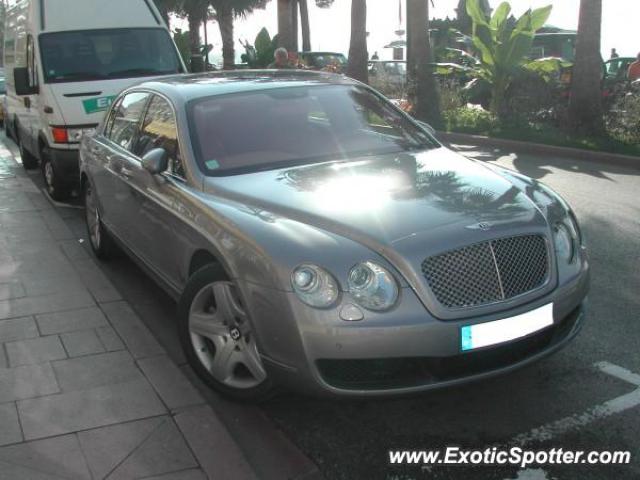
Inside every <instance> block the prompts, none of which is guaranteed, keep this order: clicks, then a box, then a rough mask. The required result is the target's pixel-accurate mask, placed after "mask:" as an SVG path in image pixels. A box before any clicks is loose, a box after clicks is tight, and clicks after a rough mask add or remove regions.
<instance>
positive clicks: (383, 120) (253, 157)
mask: <svg viewBox="0 0 640 480" xmlns="http://www.w3.org/2000/svg"><path fill="white" fill-rule="evenodd" d="M187 108H188V116H189V124H190V130H191V132H192V136H193V144H194V147H195V150H196V155H197V157H198V161H199V164H200V166H201V167H202V168H203V170H204V172H205V173H206V174H208V175H226V174H233V173H243V172H247V171H255V170H268V169H273V168H279V167H282V166H287V165H294V164H295V165H297V164H308V163H319V162H322V161H327V160H342V159H350V158H357V157H362V156H367V155H377V154H389V153H400V152H404V151H415V150H422V149H427V148H434V147H437V146H438V144H437V142H436V141H435V140H433V138H431V137H430V136H429V135H428V134H427V133H426V132H425V131H424V130H422V129H421V128H420V127H418V126H417V125H416V124H414V123H413V122H412V121H410V120H409V119H408V118H407V117H406V116H405V115H404V114H402V113H401V112H399V111H398V110H396V108H395V107H394V106H393V105H391V104H390V103H389V102H388V101H386V100H383V99H382V98H380V97H379V96H378V95H376V94H375V93H373V92H372V91H370V90H369V89H366V88H364V87H360V86H353V85H323V86H304V87H286V88H273V89H269V90H262V91H259V92H250V93H240V94H230V95H222V96H216V97H208V98H201V99H197V100H194V101H192V102H190V103H189V104H188V107H187Z"/></svg>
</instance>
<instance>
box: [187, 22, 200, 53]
mask: <svg viewBox="0 0 640 480" xmlns="http://www.w3.org/2000/svg"><path fill="white" fill-rule="evenodd" d="M187 21H188V22H189V49H190V50H191V54H192V55H194V54H197V53H198V50H199V48H200V45H201V44H202V42H201V40H200V27H201V26H202V18H201V17H200V15H196V14H191V15H189V16H188V18H187Z"/></svg>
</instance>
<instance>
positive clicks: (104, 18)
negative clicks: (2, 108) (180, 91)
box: [4, 0, 186, 200]
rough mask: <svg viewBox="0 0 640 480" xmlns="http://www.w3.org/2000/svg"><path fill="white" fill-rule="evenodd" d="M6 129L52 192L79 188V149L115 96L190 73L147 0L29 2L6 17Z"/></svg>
mask: <svg viewBox="0 0 640 480" xmlns="http://www.w3.org/2000/svg"><path fill="white" fill-rule="evenodd" d="M4 65H5V69H6V74H7V108H6V125H7V127H6V128H7V129H8V130H9V133H10V134H11V135H12V136H13V138H14V139H15V140H16V142H17V143H18V145H19V146H20V153H21V156H22V163H23V165H24V167H25V168H27V169H32V168H36V167H37V166H38V162H40V164H41V168H42V173H43V176H44V179H45V182H46V186H47V190H48V192H49V194H50V195H51V196H52V197H53V198H55V199H57V200H61V199H64V198H66V197H67V196H68V195H69V194H70V192H71V191H72V190H73V189H74V188H75V187H76V186H77V184H78V178H79V170H78V145H79V143H80V140H81V139H82V137H83V136H84V135H87V134H92V133H93V132H94V131H95V128H96V126H97V125H98V123H100V121H101V120H102V116H103V115H104V112H105V111H106V110H107V109H108V108H109V105H110V104H111V102H112V100H113V98H114V97H115V96H116V95H117V94H118V93H119V92H120V91H121V90H123V89H124V88H126V87H128V86H130V85H132V84H134V83H136V82H139V81H140V80H141V79H142V78H144V77H154V76H159V75H168V74H176V73H180V72H185V71H186V70H185V68H184V65H183V63H182V60H181V59H180V56H179V54H178V50H177V49H176V46H175V44H174V43H173V40H172V39H171V36H170V34H169V31H168V29H167V27H166V26H165V24H164V22H163V20H162V17H161V16H160V13H159V12H158V10H157V9H156V8H155V6H154V5H153V2H150V1H147V0H110V1H108V2H105V1H102V0H82V1H78V2H73V5H72V6H71V5H70V3H69V2H68V1H66V0H24V1H21V2H18V3H16V4H15V5H14V6H13V7H11V8H10V9H9V10H8V11H7V14H6V28H5V34H4Z"/></svg>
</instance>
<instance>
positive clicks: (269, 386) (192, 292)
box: [178, 264, 276, 403]
mask: <svg viewBox="0 0 640 480" xmlns="http://www.w3.org/2000/svg"><path fill="white" fill-rule="evenodd" d="M228 280H229V277H228V275H227V274H226V273H225V271H224V269H223V268H222V267H220V266H219V265H217V264H211V265H207V266H205V267H203V268H202V269H200V270H198V271H197V272H196V273H195V274H193V275H192V276H191V278H190V279H189V281H188V282H187V286H186V288H185V290H184V292H183V293H182V296H181V297H180V301H179V302H178V333H179V337H180V343H181V345H182V349H183V351H184V353H185V356H186V358H187V361H188V362H189V365H190V366H191V368H193V370H194V371H195V372H196V374H197V375H198V376H199V377H200V379H201V380H202V381H203V382H204V383H206V384H207V385H208V386H209V387H211V388H212V389H214V390H215V391H217V392H218V393H220V394H222V395H223V396H225V397H227V398H230V399H232V400H235V401H240V402H248V403H257V402H262V401H265V400H268V399H269V398H271V397H273V395H274V394H275V393H276V389H275V386H274V384H273V382H272V380H271V379H270V378H269V377H268V376H267V377H266V379H265V380H263V381H262V383H260V384H259V385H257V386H255V387H251V388H234V387H230V386H229V385H226V384H224V383H222V382H220V381H218V380H217V379H216V378H215V377H214V376H213V375H212V374H211V373H210V372H209V371H208V370H207V369H206V367H205V366H204V365H203V364H202V362H201V361H200V359H199V358H198V355H197V354H196V351H195V347H194V344H193V342H192V339H191V331H190V328H189V315H190V312H191V305H192V303H193V302H194V300H195V298H196V295H198V293H199V292H201V291H202V290H203V289H204V288H205V287H206V286H207V285H209V284H211V283H213V282H216V281H228Z"/></svg>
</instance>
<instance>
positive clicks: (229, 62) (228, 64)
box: [216, 5, 236, 70]
mask: <svg viewBox="0 0 640 480" xmlns="http://www.w3.org/2000/svg"><path fill="white" fill-rule="evenodd" d="M216 14H217V17H218V25H219V26H220V36H221V37H222V61H223V65H224V67H223V68H224V69H225V70H230V69H233V67H234V65H235V63H236V52H235V49H234V38H233V9H232V8H231V6H230V5H225V6H224V7H220V8H218V9H217V10H216Z"/></svg>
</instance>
